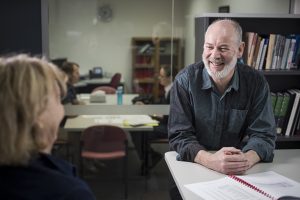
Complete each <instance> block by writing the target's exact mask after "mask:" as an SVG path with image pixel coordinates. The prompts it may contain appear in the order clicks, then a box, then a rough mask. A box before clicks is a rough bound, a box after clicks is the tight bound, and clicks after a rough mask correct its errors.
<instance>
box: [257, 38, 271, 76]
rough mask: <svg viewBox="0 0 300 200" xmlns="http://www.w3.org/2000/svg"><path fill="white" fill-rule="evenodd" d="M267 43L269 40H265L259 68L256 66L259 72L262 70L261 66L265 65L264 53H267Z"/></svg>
mask: <svg viewBox="0 0 300 200" xmlns="http://www.w3.org/2000/svg"><path fill="white" fill-rule="evenodd" d="M268 43H269V38H265V41H264V45H263V49H262V53H261V59H260V61H259V66H258V69H259V70H262V69H263V66H264V65H265V63H266V62H265V61H266V53H267V48H268Z"/></svg>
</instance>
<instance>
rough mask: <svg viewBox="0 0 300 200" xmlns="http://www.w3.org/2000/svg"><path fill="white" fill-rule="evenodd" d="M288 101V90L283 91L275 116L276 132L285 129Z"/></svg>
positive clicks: (278, 132)
mask: <svg viewBox="0 0 300 200" xmlns="http://www.w3.org/2000/svg"><path fill="white" fill-rule="evenodd" d="M289 103H290V94H289V93H288V92H284V93H283V98H282V103H281V108H280V111H279V113H278V118H277V123H276V124H277V126H276V127H277V128H276V130H277V134H282V133H283V132H284V131H285V127H286V124H285V121H286V119H287V118H288V115H287V111H288V106H289Z"/></svg>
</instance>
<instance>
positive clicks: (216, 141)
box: [169, 19, 276, 174]
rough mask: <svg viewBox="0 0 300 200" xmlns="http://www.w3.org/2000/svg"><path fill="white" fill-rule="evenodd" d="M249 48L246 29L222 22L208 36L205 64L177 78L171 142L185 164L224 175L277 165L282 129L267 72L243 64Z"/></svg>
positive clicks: (218, 21)
mask: <svg viewBox="0 0 300 200" xmlns="http://www.w3.org/2000/svg"><path fill="white" fill-rule="evenodd" d="M244 47H245V44H244V42H242V29H241V27H240V25H239V24H238V23H237V22H235V21H233V20H230V19H224V20H217V21H215V22H213V23H212V24H211V25H210V26H209V27H208V29H207V31H206V33H205V42H204V47H203V48H204V50H203V55H202V60H203V61H202V62H198V63H195V64H192V65H190V66H188V67H186V68H184V69H183V70H182V71H181V72H180V73H179V74H178V75H177V77H176V79H175V81H174V84H173V87H172V90H171V103H170V106H171V108H170V116H169V141H170V146H171V149H172V150H175V151H177V153H178V154H179V159H180V160H183V161H190V162H195V163H198V164H200V165H203V166H205V167H207V168H210V169H212V170H215V171H218V172H220V173H223V174H243V173H245V172H246V170H248V169H249V168H251V167H252V166H253V165H255V164H256V163H257V162H259V161H264V162H272V160H273V156H274V154H273V151H274V148H275V139H276V131H275V120H274V115H273V111H272V104H271V98H270V90H269V86H268V84H267V81H266V80H265V78H264V76H263V75H262V74H260V73H259V72H258V71H256V70H255V69H253V68H251V67H249V66H246V65H243V64H240V63H238V62H237V60H238V59H239V58H241V57H242V55H243V51H244ZM211 151H214V152H211Z"/></svg>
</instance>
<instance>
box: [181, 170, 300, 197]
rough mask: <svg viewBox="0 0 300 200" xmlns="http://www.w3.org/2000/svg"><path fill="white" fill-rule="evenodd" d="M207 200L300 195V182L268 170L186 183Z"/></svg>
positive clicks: (187, 186)
mask: <svg viewBox="0 0 300 200" xmlns="http://www.w3.org/2000/svg"><path fill="white" fill-rule="evenodd" d="M185 187H186V188H187V189H189V190H191V191H192V192H194V193H195V194H197V195H198V196H199V197H201V198H202V199H205V200H219V199H222V200H240V199H243V200H250V199H251V200H256V199H262V200H264V199H268V200H270V199H272V200H275V199H278V198H280V197H285V196H293V197H300V183H298V182H296V181H293V180H291V179H289V178H287V177H285V176H282V175H280V174H278V173H276V172H273V171H268V172H262V173H256V174H249V175H243V176H235V175H228V176H226V177H224V178H221V179H217V180H213V181H207V182H199V183H193V184H188V185H185Z"/></svg>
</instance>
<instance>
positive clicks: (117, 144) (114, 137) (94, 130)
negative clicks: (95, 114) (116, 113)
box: [82, 125, 127, 153]
mask: <svg viewBox="0 0 300 200" xmlns="http://www.w3.org/2000/svg"><path fill="white" fill-rule="evenodd" d="M126 141H127V136H126V133H125V131H124V130H123V129H122V128H120V127H117V126H111V125H96V126H91V127H88V128H87V129H85V130H84V131H83V135H82V142H83V144H82V150H83V151H90V152H103V153H107V152H115V151H125V148H126Z"/></svg>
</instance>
